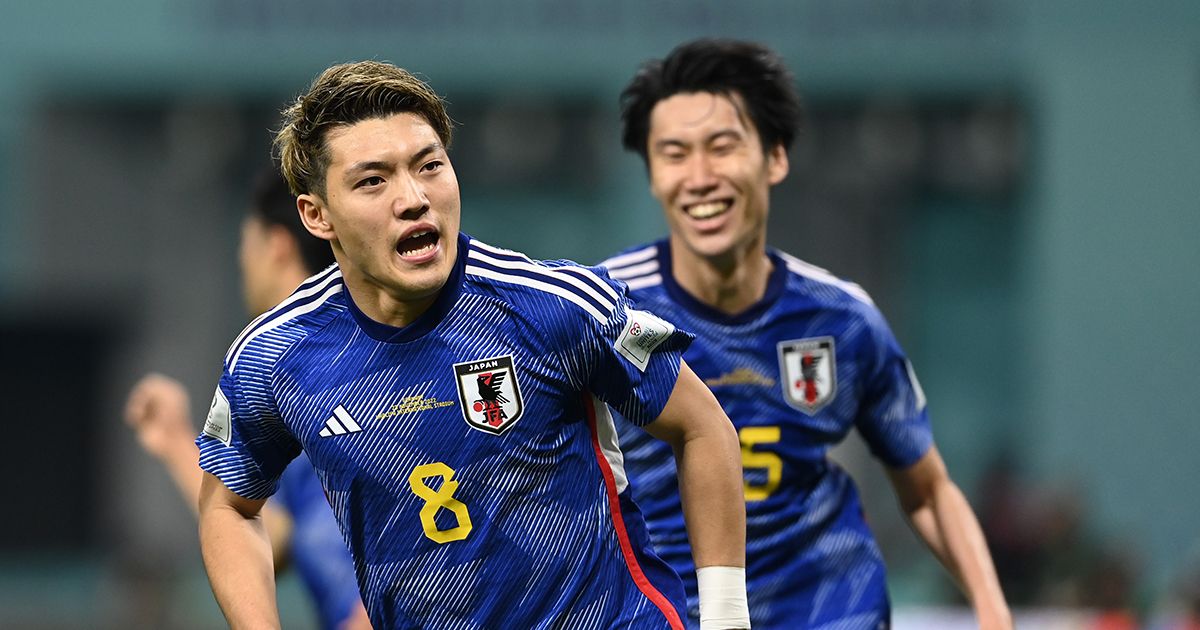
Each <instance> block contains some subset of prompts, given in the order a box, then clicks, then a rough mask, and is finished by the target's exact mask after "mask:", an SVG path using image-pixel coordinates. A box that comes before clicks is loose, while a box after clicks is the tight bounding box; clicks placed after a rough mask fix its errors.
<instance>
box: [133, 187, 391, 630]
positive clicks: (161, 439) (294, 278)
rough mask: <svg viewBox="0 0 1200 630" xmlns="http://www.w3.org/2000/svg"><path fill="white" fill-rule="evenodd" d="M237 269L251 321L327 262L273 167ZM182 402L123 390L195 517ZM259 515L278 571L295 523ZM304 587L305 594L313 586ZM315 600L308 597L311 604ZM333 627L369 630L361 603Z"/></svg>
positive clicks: (161, 386) (171, 391)
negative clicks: (306, 588) (306, 589)
mask: <svg viewBox="0 0 1200 630" xmlns="http://www.w3.org/2000/svg"><path fill="white" fill-rule="evenodd" d="M238 264H239V267H240V271H241V280H242V297H243V300H244V301H245V305H246V309H247V311H249V312H250V313H252V314H253V315H256V316H257V315H258V314H260V313H264V312H266V311H268V310H270V309H271V308H273V307H274V306H275V305H276V304H278V303H279V302H281V301H283V300H284V299H285V298H286V297H287V296H288V295H290V294H291V293H292V291H294V290H295V289H296V287H297V286H299V285H300V284H301V283H302V282H304V280H305V279H307V278H308V277H309V276H312V275H314V274H316V273H318V272H320V271H321V270H322V269H324V268H326V267H328V266H329V265H332V264H333V251H332V250H331V249H330V247H329V244H328V243H327V242H325V241H322V240H320V239H318V238H316V237H314V236H312V235H310V234H309V233H308V231H307V230H305V228H304V226H303V224H301V222H300V215H299V211H298V210H297V209H296V198H295V197H294V196H293V195H292V194H291V192H290V191H288V189H287V184H286V183H284V181H283V178H282V177H281V176H280V175H279V173H278V172H276V171H274V170H273V169H271V170H269V171H264V172H263V173H260V174H259V176H258V181H257V182H256V185H255V190H254V194H253V198H252V201H251V204H250V208H249V211H248V213H247V215H246V218H245V220H244V221H243V222H242V229H241V237H240V241H239V246H238ZM189 404H190V402H189V399H188V394H187V390H186V389H184V387H183V385H181V384H180V383H179V382H178V381H176V380H174V379H171V378H168V377H166V376H163V375H161V374H148V375H146V376H144V377H143V378H142V379H141V380H140V381H139V382H138V383H137V384H136V385H135V386H134V387H133V389H132V390H131V391H130V394H129V399H128V401H127V402H126V405H125V422H127V423H128V424H129V426H130V427H132V428H133V430H134V431H135V432H137V437H138V441H139V442H140V443H141V445H142V448H143V449H145V450H146V452H147V453H150V454H151V455H153V456H154V457H156V458H157V459H158V460H159V461H161V462H162V464H163V466H165V467H166V468H167V471H168V472H169V473H170V474H171V478H172V479H173V480H174V481H175V485H176V486H178V487H179V491H180V493H181V494H182V495H183V498H184V501H185V502H186V503H187V504H188V505H189V506H191V508H192V512H193V513H195V514H197V515H198V514H199V512H198V510H199V499H200V490H201V481H202V480H203V478H204V474H203V471H202V470H201V469H200V466H199V461H200V449H199V448H197V447H196V443H195V439H196V436H197V435H199V431H198V430H197V429H196V427H195V426H194V425H193V424H192V420H191V417H190V413H189V409H190V408H189V406H188V405H189ZM259 514H260V515H261V517H262V523H263V527H264V528H265V531H266V534H267V537H268V539H269V540H270V544H271V556H272V559H273V561H274V567H275V572H276V573H278V572H279V571H281V570H283V569H284V568H285V567H286V566H287V565H288V564H289V560H290V558H291V556H292V553H291V549H292V530H293V524H294V520H293V519H292V517H291V515H290V514H289V512H288V511H287V510H286V509H282V508H280V507H276V506H274V505H272V504H271V503H267V504H265V505H264V506H263V507H262V511H261V512H260V513H259ZM331 517H332V516H331ZM347 561H348V560H347ZM323 566H324V565H323ZM310 577H311V576H310ZM319 578H320V580H321V581H322V582H323V583H324V584H326V585H328V584H331V583H332V581H334V580H340V579H341V578H340V576H338V575H337V574H334V573H332V572H330V571H328V570H326V571H323V572H322V574H321V575H320V576H319ZM309 586H310V589H311V588H312V585H309ZM355 590H356V591H357V586H356V587H355ZM319 597H320V596H319V595H317V594H316V593H314V598H319ZM325 603H327V604H328V603H329V602H325ZM320 606H321V604H320V603H318V607H320ZM337 627H338V628H339V629H340V630H352V629H356V628H367V629H369V628H370V627H371V626H370V621H369V620H368V618H367V612H366V609H365V608H363V606H362V604H361V602H359V603H357V604H356V605H355V606H353V607H352V609H351V611H350V613H349V616H347V617H345V618H344V619H343V620H342V621H340V622H339V625H338V626H337Z"/></svg>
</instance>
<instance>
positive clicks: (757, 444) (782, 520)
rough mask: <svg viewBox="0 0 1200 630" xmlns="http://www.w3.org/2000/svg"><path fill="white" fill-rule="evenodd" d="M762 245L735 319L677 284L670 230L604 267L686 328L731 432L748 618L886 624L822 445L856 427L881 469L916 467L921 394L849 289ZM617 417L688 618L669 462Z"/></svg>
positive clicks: (879, 587)
mask: <svg viewBox="0 0 1200 630" xmlns="http://www.w3.org/2000/svg"><path fill="white" fill-rule="evenodd" d="M768 255H769V256H770V259H771V262H772V265H773V271H772V273H771V276H770V278H769V281H768V286H767V290H766V293H765V295H764V296H763V299H762V300H761V301H759V302H758V303H757V304H755V305H753V306H752V307H750V308H749V309H747V310H746V311H745V312H743V313H740V314H738V315H736V316H729V315H727V314H724V313H722V312H720V311H717V310H716V309H713V308H711V307H709V306H707V305H705V304H703V303H701V302H700V301H698V300H696V299H695V298H694V297H692V296H691V295H689V294H688V293H686V292H685V291H684V290H683V289H682V288H680V287H679V285H678V284H677V283H676V282H675V281H674V279H673V277H672V275H671V254H670V248H669V242H668V241H666V240H661V241H658V242H655V243H653V244H650V245H648V246H642V247H638V248H634V249H632V250H629V251H627V252H625V253H623V254H621V255H618V256H615V257H613V258H612V259H610V260H608V261H606V262H605V263H604V266H606V267H607V268H608V269H609V270H610V273H611V275H612V277H614V278H618V279H621V280H623V281H624V282H626V283H627V284H628V287H629V293H630V295H631V296H632V297H633V299H634V300H635V302H636V303H637V305H638V307H639V308H645V309H647V310H651V311H653V312H655V313H656V314H658V315H660V316H662V317H664V318H665V319H667V320H668V321H670V322H672V323H673V324H675V325H677V326H679V327H682V328H685V329H687V330H689V331H691V332H692V333H694V334H695V335H696V342H695V343H694V344H692V345H691V347H689V348H688V350H687V352H686V353H685V354H684V359H685V360H686V361H687V363H688V365H689V366H691V368H692V369H693V370H694V371H695V372H696V373H697V374H698V375H699V376H700V378H702V379H703V380H704V382H705V383H706V384H707V385H708V386H709V387H710V388H711V389H712V391H713V393H714V394H715V395H716V397H717V399H718V400H719V401H720V403H721V406H722V407H723V408H724V409H725V412H726V413H727V414H728V415H729V417H730V419H731V420H732V421H733V423H734V425H735V427H736V428H737V430H738V436H739V438H740V441H741V445H742V467H743V470H744V475H745V496H746V540H747V547H746V565H747V566H746V590H747V596H748V598H749V604H750V620H751V623H752V625H753V626H754V628H756V630H762V629H764V628H821V627H830V628H832V627H837V628H880V627H887V625H888V624H889V623H890V621H889V617H890V607H889V603H888V597H887V588H886V583H885V574H884V567H883V560H882V556H881V555H880V552H879V549H878V547H877V546H876V544H875V540H874V538H873V536H872V535H871V532H870V530H869V529H868V527H867V524H866V522H865V520H864V517H863V514H862V507H861V505H860V503H859V498H858V493H857V490H856V489H855V487H854V484H853V482H852V481H851V480H850V478H849V476H848V475H847V474H846V473H845V472H844V471H842V470H841V469H840V468H839V467H838V466H837V465H835V464H834V463H833V462H831V461H830V460H828V459H827V457H826V454H827V452H828V451H829V449H830V448H831V447H832V446H834V445H836V444H837V443H838V442H840V441H841V440H842V439H843V438H844V437H845V436H846V434H847V433H848V432H849V431H850V430H851V429H857V430H858V431H859V433H860V434H861V435H862V437H863V438H865V440H866V442H867V444H868V445H869V447H870V449H871V451H872V453H873V454H874V456H876V457H878V458H879V459H881V460H882V461H883V462H885V463H886V464H888V465H889V466H893V467H906V466H908V465H910V464H912V463H914V462H916V461H917V460H918V459H920V457H921V456H922V455H923V454H924V453H925V452H926V451H927V450H928V449H929V447H930V445H931V444H932V443H933V439H932V435H931V432H930V427H929V420H928V417H927V415H926V412H925V401H924V395H923V394H922V393H921V390H920V387H919V385H918V384H917V381H916V379H915V377H914V376H913V373H912V370H911V367H910V365H909V363H908V360H907V359H906V358H905V356H904V354H903V352H902V351H901V349H900V347H899V344H898V343H897V342H896V340H895V338H894V337H893V335H892V333H891V330H890V329H889V328H888V326H887V323H886V322H885V321H884V319H883V316H882V315H881V314H880V312H879V310H878V309H877V308H876V307H875V306H874V304H873V303H872V302H871V299H870V298H869V297H868V296H867V294H866V293H865V292H864V291H863V290H862V289H861V288H859V287H858V286H857V285H854V284H851V283H848V282H845V281H842V280H839V279H837V278H835V277H833V276H832V275H830V274H829V273H828V272H826V271H824V270H822V269H820V268H817V267H814V266H812V265H809V264H807V263H805V262H803V261H800V260H798V259H796V258H794V257H791V256H789V255H787V254H784V253H782V252H778V251H775V250H769V251H768ZM618 426H619V437H620V441H621V447H622V450H623V451H624V453H625V468H626V470H627V471H628V473H629V475H630V478H631V480H632V484H633V487H634V488H635V491H634V494H635V498H636V500H637V502H638V504H639V505H640V506H641V508H642V510H643V512H644V514H645V517H646V521H647V523H648V526H649V529H650V534H651V539H652V541H653V542H654V544H655V549H656V550H657V551H658V552H659V555H661V556H662V557H663V558H664V559H665V560H667V561H668V562H669V563H670V564H671V566H672V567H674V568H675V570H676V571H677V572H678V573H679V574H680V576H681V577H682V578H683V580H684V585H685V588H686V590H687V593H688V604H689V612H690V613H691V616H692V625H695V624H696V623H697V618H698V605H697V600H696V578H695V567H694V565H693V564H692V556H691V551H690V549H689V547H688V541H687V534H686V532H685V530H684V527H683V518H682V514H681V511H680V502H679V490H678V486H677V484H676V480H675V462H674V459H673V458H672V457H671V452H670V449H669V448H664V447H663V446H662V445H660V444H657V443H655V442H656V441H655V440H653V439H652V438H649V436H648V435H647V434H646V433H645V432H644V431H642V430H640V429H637V428H636V427H633V426H630V425H628V424H627V423H619V425H618Z"/></svg>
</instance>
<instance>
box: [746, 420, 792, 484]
mask: <svg viewBox="0 0 1200 630" xmlns="http://www.w3.org/2000/svg"><path fill="white" fill-rule="evenodd" d="M738 440H739V441H740V442H741V443H742V468H743V469H745V468H763V469H766V471H767V482H766V483H764V484H762V485H760V486H754V485H750V482H749V481H744V482H743V483H744V484H745V488H746V490H745V492H746V500H747V501H762V500H763V499H766V498H767V497H769V496H771V493H772V492H775V489H776V488H778V487H779V480H780V479H782V478H783V460H781V459H779V456H778V455H776V454H775V453H772V452H769V451H755V450H754V445H755V444H775V443H778V442H779V427H742V430H741V431H738Z"/></svg>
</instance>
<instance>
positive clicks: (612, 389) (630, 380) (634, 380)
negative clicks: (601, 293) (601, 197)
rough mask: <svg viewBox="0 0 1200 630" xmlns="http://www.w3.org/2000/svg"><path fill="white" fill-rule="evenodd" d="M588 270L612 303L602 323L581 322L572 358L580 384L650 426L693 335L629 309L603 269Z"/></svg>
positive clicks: (620, 288)
mask: <svg viewBox="0 0 1200 630" xmlns="http://www.w3.org/2000/svg"><path fill="white" fill-rule="evenodd" d="M590 271H591V272H592V273H594V274H595V275H596V276H597V277H598V278H600V279H601V280H602V281H603V282H604V283H605V284H606V285H607V286H608V287H610V288H611V290H612V292H611V293H610V295H611V296H613V297H614V298H615V299H614V301H613V308H612V310H611V313H610V314H609V316H608V317H607V318H605V319H603V320H601V319H599V318H595V317H581V318H580V319H581V320H583V321H581V323H580V325H581V327H582V330H583V331H584V332H585V334H584V335H583V337H582V339H580V340H579V342H578V344H577V345H576V346H575V347H574V348H573V351H572V352H571V354H572V355H573V361H574V362H576V363H577V364H578V365H579V366H580V367H581V371H582V373H583V379H582V384H583V386H584V387H586V388H587V389H588V391H590V392H591V393H593V394H595V396H596V397H597V398H599V399H600V400H602V401H604V402H605V403H607V404H608V405H609V406H611V407H613V408H614V409H616V410H617V411H618V412H619V413H620V414H621V415H622V416H624V417H625V418H626V419H628V420H629V421H630V422H633V423H634V424H637V425H639V426H641V425H645V424H648V423H650V422H651V421H653V420H654V419H655V418H657V417H658V415H659V414H660V413H661V412H662V409H663V407H665V406H666V404H667V399H668V398H670V396H671V392H672V391H673V390H674V388H675V381H676V379H678V378H679V370H680V364H681V361H682V359H683V352H684V350H686V349H687V347H688V346H689V345H690V344H691V342H692V339H694V337H693V335H691V334H690V333H687V332H685V331H682V330H679V329H678V328H676V327H675V325H674V324H672V323H670V322H668V321H666V320H664V319H662V318H660V317H658V316H656V315H655V314H653V313H651V312H649V311H645V310H638V309H635V308H633V306H632V304H631V302H630V299H629V296H628V294H627V293H626V289H625V285H624V283H621V282H618V281H615V280H612V279H610V278H609V277H608V272H607V270H605V269H604V268H602V267H600V268H597V267H593V268H590Z"/></svg>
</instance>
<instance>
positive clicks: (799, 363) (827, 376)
mask: <svg viewBox="0 0 1200 630" xmlns="http://www.w3.org/2000/svg"><path fill="white" fill-rule="evenodd" d="M833 348H834V346H833V337H816V338H812V339H794V340H792V341H784V342H782V343H780V344H779V372H780V374H781V375H782V376H783V396H784V398H785V399H787V402H788V404H789V405H791V406H792V407H795V408H796V409H799V410H800V411H803V412H804V413H806V414H808V415H810V416H811V415H813V414H815V413H817V412H818V411H820V410H821V409H823V408H824V407H825V405H828V404H829V403H830V402H831V401H832V400H833V397H834V395H835V394H837V361H836V359H835V356H834V351H833Z"/></svg>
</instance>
